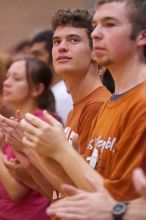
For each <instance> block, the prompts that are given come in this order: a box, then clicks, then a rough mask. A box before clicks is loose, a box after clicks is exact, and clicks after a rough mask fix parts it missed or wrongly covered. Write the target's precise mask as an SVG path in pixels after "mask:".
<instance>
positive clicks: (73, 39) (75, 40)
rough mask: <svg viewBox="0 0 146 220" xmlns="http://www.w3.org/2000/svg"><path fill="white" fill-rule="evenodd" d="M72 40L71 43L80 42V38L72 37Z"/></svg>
mask: <svg viewBox="0 0 146 220" xmlns="http://www.w3.org/2000/svg"><path fill="white" fill-rule="evenodd" d="M70 42H71V43H78V42H79V39H77V38H72V39H71V40H70Z"/></svg>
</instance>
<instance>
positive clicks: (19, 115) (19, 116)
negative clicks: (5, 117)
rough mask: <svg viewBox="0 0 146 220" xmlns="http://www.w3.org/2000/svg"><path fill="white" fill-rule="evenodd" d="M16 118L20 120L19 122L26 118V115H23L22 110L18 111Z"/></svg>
mask: <svg viewBox="0 0 146 220" xmlns="http://www.w3.org/2000/svg"><path fill="white" fill-rule="evenodd" d="M16 118H17V119H18V121H20V120H21V119H23V118H24V115H23V114H22V112H21V111H20V109H18V110H17V111H16Z"/></svg>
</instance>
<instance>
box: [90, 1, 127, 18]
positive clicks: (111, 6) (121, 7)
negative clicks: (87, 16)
mask: <svg viewBox="0 0 146 220" xmlns="http://www.w3.org/2000/svg"><path fill="white" fill-rule="evenodd" d="M121 15H122V16H125V15H126V17H127V10H126V7H125V2H116V1H114V2H109V3H105V4H102V5H98V4H97V5H96V10H95V13H94V15H93V20H92V22H94V21H96V20H98V19H104V18H118V17H119V16H121Z"/></svg>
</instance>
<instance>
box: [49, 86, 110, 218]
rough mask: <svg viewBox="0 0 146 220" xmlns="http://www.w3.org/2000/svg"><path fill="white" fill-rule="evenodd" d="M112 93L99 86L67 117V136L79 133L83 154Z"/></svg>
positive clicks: (70, 139) (76, 104) (68, 137)
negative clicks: (100, 113)
mask: <svg viewBox="0 0 146 220" xmlns="http://www.w3.org/2000/svg"><path fill="white" fill-rule="evenodd" d="M110 95H111V93H110V92H109V91H108V90H107V89H106V88H105V87H104V86H100V87H98V88H97V89H95V90H94V91H93V92H91V93H90V94H89V95H88V96H86V97H85V98H84V99H82V100H81V101H80V102H78V103H75V104H74V105H73V110H72V111H71V112H70V113H69V115H68V117H67V122H66V128H65V133H66V137H67V139H68V140H69V141H70V142H71V141H72V137H73V135H74V134H78V135H79V142H80V153H81V154H83V153H84V151H85V149H86V147H87V142H88V135H89V131H90V128H91V124H92V121H93V119H94V117H95V115H97V113H98V112H99V110H100V108H101V106H102V105H103V104H104V103H105V102H106V101H107V99H108V98H109V97H110ZM59 195H60V194H59ZM60 196H61V195H60ZM58 199H59V198H58ZM56 200H57V199H56ZM56 200H54V201H56ZM58 219H59V218H57V217H55V216H51V220H58Z"/></svg>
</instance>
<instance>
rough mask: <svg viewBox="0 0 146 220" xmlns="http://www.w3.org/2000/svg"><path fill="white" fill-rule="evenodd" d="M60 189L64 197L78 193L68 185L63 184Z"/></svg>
mask: <svg viewBox="0 0 146 220" xmlns="http://www.w3.org/2000/svg"><path fill="white" fill-rule="evenodd" d="M61 188H62V190H63V192H64V194H65V195H66V196H73V195H76V194H78V191H79V190H78V189H77V188H76V187H74V186H71V185H68V184H63V185H62V186H61Z"/></svg>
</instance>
